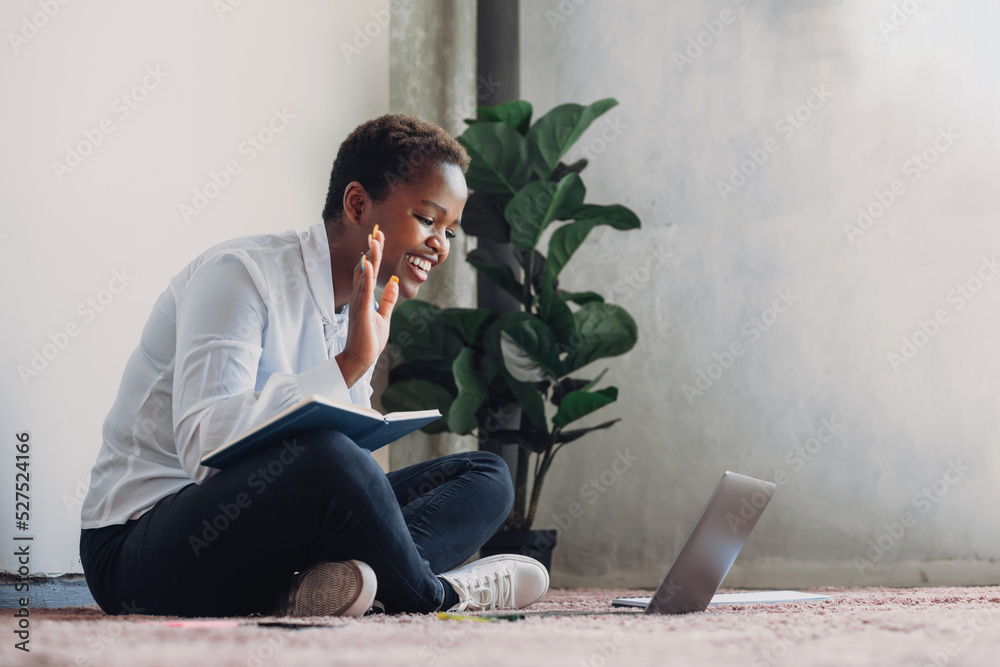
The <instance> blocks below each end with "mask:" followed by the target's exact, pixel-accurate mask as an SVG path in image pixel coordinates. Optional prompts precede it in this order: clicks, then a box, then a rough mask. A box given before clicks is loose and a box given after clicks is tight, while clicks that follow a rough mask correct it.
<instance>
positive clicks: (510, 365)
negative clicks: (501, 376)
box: [500, 319, 563, 382]
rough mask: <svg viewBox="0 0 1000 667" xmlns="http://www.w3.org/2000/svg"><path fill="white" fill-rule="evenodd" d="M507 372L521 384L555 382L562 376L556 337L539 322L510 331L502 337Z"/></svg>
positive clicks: (507, 330)
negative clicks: (548, 380)
mask: <svg viewBox="0 0 1000 667" xmlns="http://www.w3.org/2000/svg"><path fill="white" fill-rule="evenodd" d="M500 349H501V350H502V351H503V360H504V365H505V366H506V367H507V371H508V372H510V374H511V375H513V376H514V379H515V380H519V381H521V382H538V381H541V380H546V379H556V378H559V377H561V376H562V375H563V364H562V361H561V360H560V359H559V348H558V345H557V342H556V335H555V334H554V333H553V332H552V329H550V328H549V327H547V326H546V325H545V324H543V323H542V322H540V321H538V320H537V319H531V320H525V321H523V322H518V323H517V324H514V325H512V326H509V327H507V328H506V329H504V330H503V333H501V334H500Z"/></svg>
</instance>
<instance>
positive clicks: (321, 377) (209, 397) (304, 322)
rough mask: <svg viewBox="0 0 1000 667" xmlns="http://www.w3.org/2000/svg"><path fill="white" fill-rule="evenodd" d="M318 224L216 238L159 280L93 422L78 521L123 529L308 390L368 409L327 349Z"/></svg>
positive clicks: (329, 321)
mask: <svg viewBox="0 0 1000 667" xmlns="http://www.w3.org/2000/svg"><path fill="white" fill-rule="evenodd" d="M333 309H334V298H333V274H332V272H331V267H330V250H329V245H328V242H327V236H326V229H325V227H324V225H323V223H317V224H315V225H313V226H312V227H310V228H309V230H308V231H305V232H302V231H294V230H292V231H288V232H284V233H282V234H262V235H258V236H248V237H245V238H239V239H234V240H232V241H226V242H225V243H220V244H219V245H216V246H214V247H212V248H210V249H208V250H207V251H205V252H204V253H202V254H201V255H199V256H198V257H197V258H196V259H195V260H194V261H193V262H191V263H190V264H189V265H188V266H187V267H186V268H185V269H184V270H183V271H181V272H180V273H179V274H177V275H176V276H174V277H173V278H172V279H171V280H170V284H169V286H168V287H167V289H166V290H165V291H164V292H163V294H161V295H160V297H159V298H158V299H157V301H156V304H155V305H154V306H153V310H152V312H151V313H150V315H149V319H148V320H147V321H146V326H145V328H144V329H143V331H142V336H141V338H140V340H139V345H138V347H136V349H135V350H134V351H133V352H132V356H131V357H129V360H128V363H127V364H126V366H125V372H124V373H123V375H122V382H121V386H120V387H119V389H118V396H117V398H116V399H115V403H114V405H113V406H112V408H111V412H110V413H109V414H108V416H107V419H105V421H104V428H103V439H104V443H103V445H102V446H101V451H100V453H99V454H98V456H97V461H96V463H95V464H94V467H93V469H92V471H91V476H90V490H89V492H88V493H87V497H86V499H85V500H84V502H83V508H82V511H81V518H82V525H83V528H100V527H103V526H110V525H115V524H123V523H125V522H126V521H128V520H129V519H135V518H138V517H139V516H142V514H143V513H145V512H146V511H148V510H149V509H150V508H152V507H153V505H155V504H156V502H157V501H159V500H160V499H161V498H164V497H165V496H168V495H170V494H172V493H175V492H177V491H179V490H180V489H182V488H183V487H185V486H187V485H188V484H190V483H191V482H192V481H193V482H195V483H198V484H201V483H202V482H204V481H205V480H206V479H208V478H209V477H211V476H212V475H213V474H215V473H216V472H218V471H217V470H215V469H214V468H207V467H204V466H202V465H200V464H199V463H198V461H199V460H200V459H201V457H202V456H204V455H205V454H206V453H208V452H210V451H212V450H214V449H215V448H217V447H219V446H220V445H222V444H225V443H226V442H228V441H229V440H231V439H233V438H235V437H237V436H239V435H242V434H243V433H245V432H246V431H248V430H250V429H251V428H253V427H254V426H256V425H258V424H261V423H263V422H264V421H266V420H268V419H270V418H271V417H273V416H274V415H276V414H277V413H279V412H281V411H282V410H284V409H286V408H288V407H290V406H292V405H294V404H295V403H297V402H299V401H301V400H302V399H303V398H305V397H306V396H308V395H310V394H322V395H324V396H327V397H329V398H331V399H333V400H337V401H342V402H345V403H354V404H356V405H363V406H365V407H370V406H371V394H372V388H371V375H372V372H373V370H374V365H372V367H371V368H369V369H368V371H367V372H366V373H365V375H364V377H363V378H361V379H360V380H358V382H357V383H356V384H355V385H354V386H353V387H350V388H348V387H347V385H346V383H345V381H344V376H343V374H342V373H341V372H340V367H339V366H338V365H337V362H336V360H334V356H336V355H337V354H339V353H340V352H342V351H343V349H344V346H345V344H346V343H347V317H348V308H347V307H346V306H345V307H344V308H343V309H342V310H341V312H340V313H334V311H333Z"/></svg>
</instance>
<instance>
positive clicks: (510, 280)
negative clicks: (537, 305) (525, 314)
mask: <svg viewBox="0 0 1000 667" xmlns="http://www.w3.org/2000/svg"><path fill="white" fill-rule="evenodd" d="M465 261H467V262H468V263H469V264H471V265H472V266H474V267H476V270H477V271H479V272H480V273H482V274H483V275H484V276H486V277H487V278H489V279H490V280H492V281H493V282H494V283H496V284H497V285H499V286H500V287H501V288H503V290H504V291H505V292H507V293H508V294H510V295H511V296H512V297H514V298H515V299H517V300H518V301H520V302H521V303H526V301H525V296H524V285H522V284H521V283H520V281H518V279H517V278H515V277H514V272H513V271H511V270H510V267H508V266H504V265H503V264H501V263H500V262H498V261H497V260H496V258H495V257H493V255H491V254H490V253H489V252H487V251H486V250H483V249H482V248H476V249H475V250H473V251H472V252H470V253H469V254H468V255H467V256H466V258H465Z"/></svg>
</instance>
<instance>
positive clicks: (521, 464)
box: [510, 447, 531, 530]
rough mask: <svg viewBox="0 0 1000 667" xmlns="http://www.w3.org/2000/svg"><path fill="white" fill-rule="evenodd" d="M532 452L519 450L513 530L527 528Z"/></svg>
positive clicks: (511, 524) (511, 522)
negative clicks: (526, 517)
mask: <svg viewBox="0 0 1000 667" xmlns="http://www.w3.org/2000/svg"><path fill="white" fill-rule="evenodd" d="M530 456H531V454H530V453H529V452H528V450H527V449H524V448H523V447H519V448H518V450H517V474H516V475H515V476H514V479H515V480H516V481H517V487H516V488H515V489H514V511H513V513H511V519H510V527H511V528H512V529H513V530H526V528H525V527H524V518H525V510H526V509H527V506H528V466H529V463H530V461H529V460H528V458H529V457H530Z"/></svg>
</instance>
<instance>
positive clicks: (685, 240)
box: [521, 0, 1000, 586]
mask: <svg viewBox="0 0 1000 667" xmlns="http://www.w3.org/2000/svg"><path fill="white" fill-rule="evenodd" d="M904 6H905V9H907V10H909V11H911V14H909V15H908V14H905V13H900V14H896V15H895V16H894V7H898V8H899V10H898V11H903V8H904ZM741 7H744V8H743V9H741ZM723 11H729V12H731V14H726V15H724V16H723V18H726V19H732V21H731V22H730V23H728V24H725V23H722V22H721V21H719V20H718V19H719V18H720V15H722V14H721V13H722V12H723ZM706 21H707V22H708V25H709V27H710V28H712V29H714V30H715V32H716V33H719V34H718V35H713V34H712V33H711V32H702V31H706V26H705V24H704V23H703V22H706ZM880 21H882V22H883V23H881V24H880ZM893 21H895V23H893ZM998 22H1000V6H998V5H997V3H995V2H987V1H986V0H979V1H970V2H962V3H948V2H944V1H943V0H926V1H925V2H920V3H918V2H916V1H915V0H908V1H907V2H895V3H893V2H888V1H886V2H877V3H875V2H860V1H859V0H844V1H843V2H791V1H787V2H780V1H776V0H775V1H770V2H767V1H764V0H754V1H753V2H749V3H745V2H742V1H730V0H703V1H699V2H685V3H664V2H659V1H657V0H632V1H629V2H614V3H611V2H600V1H597V0H590V1H589V2H581V1H579V0H577V1H574V2H570V1H564V2H557V1H556V0H545V1H544V2H522V3H521V27H522V36H521V57H522V67H521V71H522V76H523V80H522V84H521V90H522V96H523V97H525V98H526V99H528V100H530V101H531V102H533V103H534V105H535V108H536V112H537V113H539V114H540V113H543V112H545V111H547V110H548V109H550V108H551V107H552V106H554V105H556V104H559V103H563V102H580V103H589V102H592V101H594V100H597V99H600V98H603V97H609V96H610V97H616V98H618V99H619V100H620V102H621V105H620V106H619V107H618V108H615V109H613V110H612V111H611V112H610V113H609V114H608V117H609V118H610V119H613V120H615V121H616V122H618V123H619V126H618V127H617V129H615V128H612V127H608V126H605V125H604V124H603V123H600V124H598V126H597V127H595V128H593V129H592V130H591V131H589V132H588V133H587V134H586V135H585V136H584V137H583V140H582V141H581V142H580V145H581V146H583V147H589V149H590V152H591V154H592V157H593V160H592V164H591V166H590V167H589V168H588V169H587V170H586V171H585V172H584V173H583V177H584V181H585V183H586V184H587V185H588V197H587V199H588V201H592V202H600V203H612V202H621V203H624V204H626V205H628V206H630V207H632V208H633V209H634V210H635V211H636V212H637V213H638V214H639V216H640V218H641V219H642V221H643V229H642V230H641V231H636V232H629V233H620V232H615V231H613V230H610V229H607V228H600V229H598V230H597V231H596V232H595V233H593V234H592V235H591V237H590V239H589V240H588V242H587V244H586V245H585V246H584V247H583V248H581V250H580V251H578V253H577V256H575V257H574V259H573V263H572V264H571V265H570V267H569V268H568V269H567V270H566V272H565V280H564V283H565V286H566V287H567V288H568V289H574V290H576V289H596V290H597V291H599V292H601V293H602V294H604V295H605V296H606V297H607V298H609V299H612V300H614V301H616V302H617V303H619V304H621V305H624V306H625V307H627V308H628V309H629V310H630V311H631V312H632V314H633V315H634V316H635V318H636V320H637V322H638V325H639V331H640V341H639V344H638V346H637V348H636V349H635V350H634V351H633V352H631V353H630V354H629V355H628V356H626V357H623V358H620V359H616V360H612V361H611V362H609V363H608V364H606V365H608V366H610V367H611V368H612V369H613V370H612V371H611V372H610V373H609V374H608V376H607V378H606V380H607V381H609V382H610V383H612V384H616V385H618V387H619V388H620V390H621V394H620V397H619V402H618V403H617V405H615V406H614V407H611V408H607V409H605V411H603V412H602V413H600V414H599V415H596V416H595V421H596V419H597V418H599V419H607V418H610V417H612V416H620V417H621V418H622V422H621V423H620V424H618V425H617V426H615V427H614V430H613V431H609V432H608V433H607V435H595V436H591V437H589V438H588V439H587V440H586V441H583V442H580V443H579V444H574V445H571V448H572V449H567V450H565V451H564V452H563V453H561V454H560V455H559V458H557V459H556V462H555V464H554V465H553V468H552V473H551V478H550V480H549V481H548V483H547V487H546V488H545V491H544V494H543V499H542V503H541V507H540V511H539V519H538V521H537V523H536V527H538V528H545V527H550V526H553V525H554V524H556V520H555V519H554V518H553V516H554V515H555V516H560V515H562V516H561V517H560V522H561V523H562V524H564V525H565V526H567V528H566V529H565V530H563V531H562V534H561V537H560V545H559V547H558V548H557V551H556V556H555V567H556V573H555V578H554V583H555V584H558V585H580V584H587V585H599V584H627V585H637V586H651V585H655V584H656V583H657V582H658V581H659V578H660V577H662V575H663V573H664V572H665V570H666V567H667V565H668V564H669V562H670V560H671V558H672V557H673V554H674V553H675V552H676V550H677V549H678V548H679V546H680V544H681V542H682V540H683V539H684V537H685V535H686V532H687V530H688V529H689V528H690V526H691V525H692V523H693V522H694V520H695V519H696V518H697V516H698V513H699V511H700V508H701V506H702V504H703V503H704V502H705V500H706V498H707V497H708V494H709V493H710V491H711V489H712V488H713V486H714V485H715V483H716V481H717V480H718V478H719V475H720V474H721V472H722V471H723V470H726V469H730V470H736V471H739V472H744V473H746V474H750V475H755V476H758V477H762V478H764V479H768V480H773V479H776V476H777V480H778V481H779V482H783V483H781V485H780V488H779V489H778V491H777V494H776V496H775V498H774V500H773V502H772V504H771V506H770V507H769V508H768V509H767V511H766V513H765V514H764V515H763V517H762V519H761V521H760V523H759V524H758V527H757V529H756V531H755V532H754V534H753V536H752V537H751V539H750V541H749V543H748V544H747V546H746V548H745V550H744V552H743V555H742V556H741V557H740V559H739V560H738V561H737V566H736V567H735V568H734V570H733V572H732V573H731V575H730V578H729V580H728V583H730V584H733V585H744V586H806V585H819V584H902V585H915V584H923V583H932V584H936V583H948V582H956V583H997V582H1000V565H998V559H1000V531H998V530H997V527H998V522H997V519H996V516H995V512H994V511H993V510H994V508H996V507H997V506H998V505H1000V490H998V489H1000V487H998V486H997V484H996V480H997V479H998V477H1000V453H998V448H997V446H996V437H997V432H998V427H1000V416H998V415H1000V411H998V409H997V408H998V398H997V378H998V377H1000V346H997V344H996V333H997V325H998V323H1000V318H998V316H997V313H998V308H1000V279H994V280H992V281H989V282H986V283H985V284H981V283H979V282H978V278H977V276H976V273H977V271H979V270H980V267H981V266H983V258H984V257H985V258H987V260H988V261H990V262H995V261H996V260H997V258H998V256H1000V225H998V222H1000V215H998V214H1000V199H998V196H997V187H996V178H997V177H996V159H997V155H1000V151H998V148H1000V146H998V134H1000V128H998V124H997V118H998V117H1000V116H998V112H1000V104H998V103H1000V85H998V83H1000V81H998V78H1000V74H998V72H1000V67H998V66H1000V42H998V41H997V40H996V39H995V26H996V25H997V23H998ZM893 28H898V29H893ZM700 33H701V36H700V37H699V34H700ZM689 38H692V39H693V40H695V41H697V40H698V39H700V40H701V41H702V43H703V44H704V45H705V46H703V47H702V48H701V52H700V53H699V52H698V50H697V48H692V50H691V56H692V57H691V59H690V62H685V61H683V60H681V59H680V58H679V57H678V58H677V59H676V60H675V56H674V54H675V52H676V53H678V54H679V55H680V56H683V55H684V52H685V50H686V49H687V48H688V47H689V42H688V39H689ZM678 63H679V65H678ZM818 89H825V90H826V91H829V93H831V95H830V96H829V98H828V99H826V100H825V101H822V102H821V101H820V99H819V98H818V97H813V98H812V100H811V101H812V104H813V106H814V107H815V109H812V110H810V109H808V108H804V107H803V106H802V105H805V104H807V102H809V101H810V95H813V92H812V91H814V90H818ZM825 94H826V93H825V92H824V96H825ZM795 113H799V114H800V115H801V117H802V118H803V119H805V118H806V116H809V118H808V119H807V120H804V122H802V123H801V124H800V126H799V127H798V128H797V129H796V128H794V127H791V126H790V125H786V124H781V125H778V124H777V123H778V122H779V121H780V120H781V119H782V118H783V117H784V116H785V115H786V114H795ZM942 131H943V132H945V133H947V132H948V131H951V132H953V133H954V134H955V135H957V138H954V139H953V141H952V143H951V144H950V145H949V143H948V142H946V141H943V140H941V141H939V140H938V139H937V137H938V136H939V132H942ZM602 133H603V134H604V136H603V138H602ZM768 140H773V143H768ZM935 142H937V146H938V149H935V148H934V146H935ZM765 145H767V146H770V147H771V149H772V150H775V149H776V152H773V153H771V154H768V155H767V158H768V159H767V162H766V163H765V164H764V165H763V166H760V167H759V168H756V173H754V174H753V175H752V176H750V177H748V178H747V179H746V182H745V183H742V184H741V186H740V187H738V188H737V189H735V191H732V192H727V193H726V195H727V196H726V198H725V199H723V197H722V194H721V193H720V191H719V189H718V186H717V182H718V181H725V180H727V179H728V178H729V177H730V174H731V168H732V165H734V164H738V163H742V162H743V161H744V160H746V159H748V155H747V151H748V150H749V151H758V149H760V148H761V147H764V146H765ZM940 149H946V150H940ZM925 150H927V153H928V159H935V160H936V161H935V162H934V163H933V164H930V165H928V168H927V169H926V170H921V169H920V168H919V167H918V168H916V169H915V170H914V166H915V165H914V164H913V163H911V164H909V165H907V162H908V161H910V160H911V159H912V156H913V155H914V154H919V153H921V152H923V151H925ZM581 154H582V152H580V151H577V155H581ZM759 157H760V153H759V152H758V158H759ZM751 167H753V165H750V166H749V167H747V171H753V169H752V168H751ZM895 180H898V181H899V183H898V184H897V186H896V187H897V190H898V191H899V192H901V193H902V194H896V195H893V196H894V199H895V200H894V201H893V203H892V204H891V206H889V208H888V211H887V212H885V213H884V214H883V215H882V216H881V218H879V219H878V220H876V221H874V223H873V224H872V225H871V226H870V227H869V228H868V229H867V230H865V231H864V232H863V233H862V234H860V235H857V236H856V237H855V238H853V242H852V240H849V238H848V233H847V232H846V231H845V227H844V226H845V225H848V224H852V223H855V222H856V219H857V218H858V213H857V209H858V207H861V206H864V207H869V206H872V204H873V202H875V203H877V199H876V198H877V197H879V196H881V197H882V198H883V199H885V200H886V201H888V199H889V195H878V194H874V193H875V192H876V191H885V190H891V184H892V182H893V181H895ZM737 183H740V181H739V180H737ZM874 208H875V210H876V212H878V207H877V206H875V207H874ZM660 256H662V258H661V257H660ZM646 266H650V267H651V269H650V270H647V269H646V268H645V267H646ZM982 271H983V274H984V275H987V274H988V275H990V277H993V273H994V271H995V269H993V268H983V269H982ZM629 280H631V281H632V285H630V284H629V283H628V282H627V281H629ZM966 282H969V283H970V288H971V289H980V290H981V291H979V292H978V293H977V294H976V295H975V296H974V298H972V299H971V300H966V299H964V298H962V297H959V296H958V293H957V292H953V291H952V290H954V289H955V288H956V285H958V284H964V283H966ZM783 290H788V291H790V292H791V293H792V295H794V297H795V300H794V302H793V305H792V306H791V307H790V308H788V309H787V312H786V313H784V314H780V315H777V316H776V318H772V317H773V316H775V313H773V312H768V311H767V310H766V309H768V308H770V307H771V306H772V303H773V302H774V301H775V299H776V298H777V295H778V293H779V292H780V291H783ZM936 313H937V314H939V315H940V316H941V319H942V321H944V322H945V323H944V324H939V325H935V324H933V323H931V324H927V325H926V327H927V329H929V330H932V331H936V335H933V336H931V337H928V338H926V339H925V337H924V334H923V333H920V332H921V329H920V327H921V324H920V323H921V321H927V320H931V319H933V318H934V316H935V314H936ZM762 315H763V317H765V318H767V320H770V321H771V322H770V324H769V325H762V326H761V327H758V325H756V324H754V319H753V318H761V317H762ZM764 326H766V330H763V327H764ZM754 331H756V332H757V334H759V336H757V337H755V334H754ZM914 336H916V338H917V343H919V344H922V347H919V348H917V347H914V348H913V349H912V350H911V349H909V348H907V350H906V351H907V352H909V353H911V354H913V353H915V356H913V358H912V359H908V360H905V362H903V363H898V364H897V366H898V367H896V368H894V367H893V363H892V362H891V360H890V358H889V357H888V354H889V353H890V352H895V353H896V354H898V355H900V357H902V355H903V347H904V345H903V342H902V339H903V337H909V338H910V339H911V340H912V338H913V337H914ZM733 343H739V344H741V345H742V349H743V350H744V351H743V353H742V354H741V355H740V356H737V357H735V358H734V359H732V360H729V359H727V358H726V356H725V355H726V351H727V350H728V349H729V348H730V346H731V345H732V344H733ZM716 354H718V355H719V356H720V357H722V359H723V361H724V362H725V364H726V365H728V366H729V367H728V368H723V366H722V365H718V366H714V367H713V366H712V364H713V363H716V362H715V359H714V358H713V355H716ZM603 365H604V364H595V368H594V371H593V372H594V373H596V372H597V370H599V369H600V368H601V367H603ZM699 372H705V373H709V372H711V373H713V374H714V375H716V376H717V377H716V379H714V380H711V386H708V384H707V381H704V380H703V382H702V384H701V387H702V388H703V389H704V392H703V393H702V394H701V395H694V394H690V397H691V400H690V401H689V400H688V398H687V397H686V395H685V393H684V385H690V386H692V387H694V388H696V389H697V388H698V387H697V386H696V378H697V377H698V373H699ZM825 418H827V419H832V420H834V421H835V422H836V423H837V424H839V426H837V427H836V433H835V434H834V435H833V437H832V438H827V439H828V442H826V443H821V442H819V441H818V440H814V441H811V442H810V440H809V439H810V438H812V437H814V436H815V435H817V433H819V434H821V435H824V436H826V435H827V433H828V432H827V431H825V430H824V431H819V429H820V427H821V425H822V420H823V419H825ZM800 446H808V447H811V448H812V450H813V453H811V454H810V453H808V452H806V455H805V456H799V455H798V454H796V453H795V451H796V447H800ZM626 449H627V450H629V453H630V454H631V455H632V456H634V457H635V458H636V459H637V461H636V462H635V463H633V465H632V466H631V467H628V468H624V467H623V464H620V465H619V466H618V470H619V471H621V472H622V474H621V475H616V474H615V473H614V472H613V471H612V463H613V461H614V460H615V455H616V451H624V450H626ZM574 450H575V451H574ZM806 457H808V459H807V458H806ZM959 462H960V464H961V467H962V472H961V476H958V475H957V473H954V472H952V473H949V472H948V471H949V468H950V467H951V465H952V463H959ZM782 472H783V475H784V476H781V475H780V473H782ZM602 473H604V479H605V482H604V483H601V481H600V480H601V474H602ZM591 479H596V480H597V482H596V485H595V483H592V482H590V481H589V480H591ZM609 483H610V484H609ZM924 489H928V490H929V491H928V496H927V497H924V498H921V497H919V494H921V493H922V491H923V490H924ZM574 501H576V502H579V503H580V508H582V509H578V512H577V513H578V514H579V513H580V512H581V511H582V516H578V517H576V518H573V517H570V516H569V515H568V510H569V508H570V504H571V503H572V502H574ZM904 519H905V521H906V524H908V525H903V520H904ZM894 524H899V525H898V526H896V525H894ZM886 525H888V528H886ZM890 529H891V533H890V532H888V531H889V530H890ZM900 529H902V530H900ZM892 533H895V536H894V535H893V534H892ZM868 540H872V541H873V542H875V543H876V544H878V543H879V542H881V545H882V547H884V552H883V551H878V550H872V551H871V552H870V553H869V550H871V549H872V545H871V544H869V543H868ZM856 557H857V558H858V559H864V560H856Z"/></svg>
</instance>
